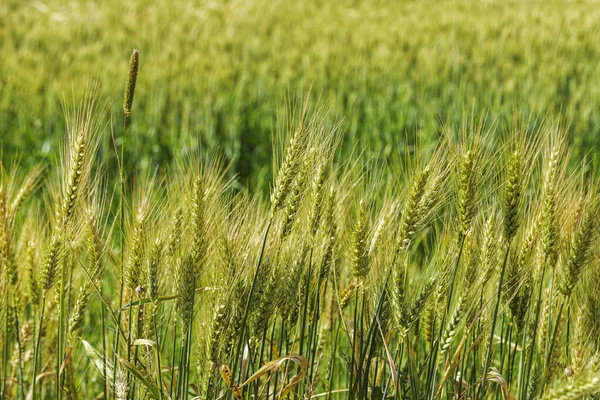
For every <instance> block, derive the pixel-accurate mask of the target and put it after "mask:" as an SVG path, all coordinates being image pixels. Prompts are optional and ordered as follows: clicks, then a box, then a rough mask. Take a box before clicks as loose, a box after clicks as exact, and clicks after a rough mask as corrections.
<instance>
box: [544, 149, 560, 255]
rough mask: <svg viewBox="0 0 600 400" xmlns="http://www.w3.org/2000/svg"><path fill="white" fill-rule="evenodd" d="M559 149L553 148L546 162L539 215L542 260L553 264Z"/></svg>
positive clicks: (555, 239) (555, 246) (555, 243)
mask: <svg viewBox="0 0 600 400" xmlns="http://www.w3.org/2000/svg"><path fill="white" fill-rule="evenodd" d="M558 157H559V150H558V149H554V150H553V151H552V154H551V156H550V161H549V162H548V172H547V173H546V178H545V181H544V203H543V208H542V216H541V228H542V237H541V241H542V260H543V262H544V263H545V264H546V265H549V266H554V265H555V263H556V257H557V247H558V246H557V241H558V238H557V236H558V233H557V217H556V178H557V170H558Z"/></svg>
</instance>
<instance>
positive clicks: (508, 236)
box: [503, 151, 523, 243]
mask: <svg viewBox="0 0 600 400" xmlns="http://www.w3.org/2000/svg"><path fill="white" fill-rule="evenodd" d="M522 164H523V161H522V159H521V154H520V153H519V152H518V151H515V152H514V153H513V154H512V155H511V157H510V160H509V161H508V170H507V173H506V183H505V186H504V204H503V213H504V236H505V238H504V239H505V240H506V242H507V243H510V241H511V240H512V238H513V237H514V236H515V234H516V233H517V229H519V205H520V203H521V191H522V184H523V182H522V180H523V176H522V174H523V171H522V169H523V165H522Z"/></svg>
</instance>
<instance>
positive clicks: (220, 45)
mask: <svg viewBox="0 0 600 400" xmlns="http://www.w3.org/2000/svg"><path fill="white" fill-rule="evenodd" d="M599 39H600V3H598V2H596V1H577V2H567V1H472V0H465V1H463V0H450V1H368V2H367V1H335V2H334V1H330V2H327V1H318V0H305V1H298V2H290V1H281V0H247V1H188V0H157V1H142V0H127V1H117V0H107V1H64V0H44V1H23V0H3V1H2V2H0V143H1V144H0V146H1V148H2V160H3V162H4V164H5V165H7V164H10V163H12V162H13V161H14V160H17V159H20V162H21V164H23V166H25V167H26V166H30V165H32V164H33V163H35V162H38V161H43V162H52V160H54V157H55V156H56V155H57V154H58V153H59V150H60V149H59V147H60V143H61V139H62V138H63V135H64V113H63V110H62V105H61V102H62V103H65V104H69V105H71V104H72V103H73V99H72V97H73V94H72V93H75V97H77V96H78V95H79V94H80V93H82V89H81V88H82V87H83V86H85V83H86V82H87V81H89V80H90V79H92V78H95V77H97V78H99V79H100V80H101V82H102V92H103V94H104V96H105V98H106V100H107V101H108V102H109V103H110V104H111V107H112V112H113V114H114V121H113V122H112V127H113V129H114V130H115V132H116V136H117V137H119V136H120V134H119V133H120V130H121V129H122V127H121V126H122V116H121V115H122V111H121V110H120V108H121V96H122V91H123V85H124V80H125V76H126V71H127V62H128V59H129V55H130V53H131V49H132V48H138V49H139V50H140V54H141V66H140V73H139V77H138V85H137V92H136V99H135V104H134V109H133V112H132V119H131V123H130V126H129V128H128V133H127V134H128V136H129V138H130V139H128V140H129V142H128V143H129V144H128V148H127V151H128V154H127V159H128V160H130V162H129V165H137V166H138V167H139V168H144V167H145V166H149V165H154V166H156V165H159V164H163V163H165V162H167V161H170V160H171V159H172V157H174V156H175V155H178V154H180V153H183V154H185V153H186V152H190V150H194V147H199V148H201V149H202V150H203V151H211V150H213V149H222V150H223V151H224V152H225V155H226V157H227V159H228V160H230V161H231V160H233V162H234V164H233V168H232V170H231V171H232V173H235V174H238V175H239V176H240V177H241V179H240V181H241V182H242V184H244V185H247V186H248V187H250V188H256V187H263V188H264V187H265V185H267V184H268V183H267V182H268V181H269V180H270V178H271V171H270V169H269V168H268V167H265V166H268V165H271V159H270V158H271V154H272V151H271V150H272V138H273V135H274V131H275V126H276V124H275V119H276V115H277V110H281V109H282V107H283V106H285V103H286V100H285V99H286V96H288V95H289V94H292V95H297V94H302V93H304V94H306V93H307V92H309V90H310V96H311V98H312V99H313V100H314V101H313V102H312V104H315V103H317V100H318V102H319V104H321V105H323V106H324V107H325V108H327V109H328V110H329V115H330V118H331V119H342V121H343V125H342V127H343V132H344V142H343V148H344V149H345V151H346V153H347V152H349V151H353V150H355V151H365V152H368V153H370V154H371V153H372V155H373V156H376V157H378V158H385V159H389V160H391V162H392V163H398V162H401V159H402V156H403V154H405V152H406V151H407V143H408V145H410V142H411V141H412V140H414V139H415V137H416V138H417V140H420V141H422V142H424V143H430V142H432V141H435V140H436V138H437V136H438V134H439V132H440V131H441V129H442V126H443V124H445V123H447V124H450V125H452V126H454V125H460V124H462V121H463V120H464V119H465V117H470V116H472V115H475V116H478V117H479V116H482V115H486V116H487V117H486V118H485V120H486V121H487V123H488V124H495V125H496V126H499V127H500V128H502V127H505V126H510V125H511V124H512V123H513V120H514V119H515V118H517V117H515V116H519V117H518V118H520V119H522V120H525V121H528V124H530V125H534V124H537V123H539V122H540V121H541V120H542V119H550V120H558V121H560V122H561V123H562V124H564V125H565V126H568V130H569V137H570V140H571V142H572V144H573V145H574V146H573V149H574V152H575V153H578V154H577V155H582V154H590V158H597V156H598V154H600V150H599V149H600V83H599V77H600V63H599V60H600V40H599ZM500 130H502V129H500ZM198 137H200V138H201V140H197V138H198ZM407 138H408V139H409V140H408V142H407V140H406V139H407ZM363 149H364V150H363ZM102 151H103V152H104V154H105V155H107V153H108V155H110V154H112V150H111V142H110V138H109V137H106V138H105V140H104V141H103V143H102ZM113 163H114V160H113ZM113 167H114V165H113ZM113 167H110V165H109V168H113Z"/></svg>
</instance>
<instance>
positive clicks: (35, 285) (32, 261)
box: [27, 242, 40, 305]
mask: <svg viewBox="0 0 600 400" xmlns="http://www.w3.org/2000/svg"><path fill="white" fill-rule="evenodd" d="M27 278H28V282H29V285H28V287H27V289H28V291H29V293H28V294H29V301H30V302H31V304H34V305H37V304H38V303H39V302H40V284H39V282H38V269H37V259H36V254H35V245H34V244H33V242H29V243H28V244H27Z"/></svg>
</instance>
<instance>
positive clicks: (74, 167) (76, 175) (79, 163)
mask: <svg viewBox="0 0 600 400" xmlns="http://www.w3.org/2000/svg"><path fill="white" fill-rule="evenodd" d="M87 142H88V139H87V137H86V134H85V132H84V131H80V132H79V133H78V134H77V138H76V140H75V143H74V144H73V149H72V151H73V154H72V159H71V171H70V175H69V178H68V181H67V186H66V191H65V194H64V199H63V206H62V224H63V226H66V225H67V224H68V223H69V221H70V220H71V218H72V217H73V212H74V211H75V204H76V203H77V198H78V196H79V192H80V191H81V188H80V185H81V183H82V182H81V179H82V177H83V174H84V173H85V171H84V168H85V166H84V162H85V158H86V151H87V145H88V143H87Z"/></svg>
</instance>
